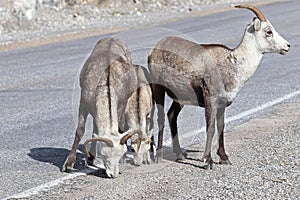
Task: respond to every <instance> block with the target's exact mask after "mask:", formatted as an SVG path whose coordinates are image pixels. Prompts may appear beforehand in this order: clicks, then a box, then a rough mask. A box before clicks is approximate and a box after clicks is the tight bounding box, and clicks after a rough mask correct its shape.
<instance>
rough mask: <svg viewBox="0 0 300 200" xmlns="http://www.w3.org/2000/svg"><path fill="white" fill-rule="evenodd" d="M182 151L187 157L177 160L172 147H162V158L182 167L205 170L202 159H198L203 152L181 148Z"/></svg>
mask: <svg viewBox="0 0 300 200" xmlns="http://www.w3.org/2000/svg"><path fill="white" fill-rule="evenodd" d="M182 151H183V152H185V153H186V154H187V156H186V158H184V159H183V160H178V159H177V157H176V154H175V153H174V152H173V150H172V147H163V152H164V154H163V158H164V159H166V160H169V161H173V162H176V163H179V164H182V165H188V166H192V167H196V168H199V169H206V168H207V166H206V165H205V164H204V163H203V159H201V158H200V157H201V155H202V153H203V152H204V151H203V150H195V149H187V148H182ZM215 164H216V163H215Z"/></svg>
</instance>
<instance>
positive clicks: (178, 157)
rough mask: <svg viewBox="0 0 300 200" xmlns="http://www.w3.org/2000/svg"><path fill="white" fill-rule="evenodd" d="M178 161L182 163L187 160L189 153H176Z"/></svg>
mask: <svg viewBox="0 0 300 200" xmlns="http://www.w3.org/2000/svg"><path fill="white" fill-rule="evenodd" d="M176 157H177V159H176V161H180V160H184V159H186V158H187V153H185V152H184V153H183V152H180V153H176Z"/></svg>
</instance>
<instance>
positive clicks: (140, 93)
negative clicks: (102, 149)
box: [84, 65, 155, 166]
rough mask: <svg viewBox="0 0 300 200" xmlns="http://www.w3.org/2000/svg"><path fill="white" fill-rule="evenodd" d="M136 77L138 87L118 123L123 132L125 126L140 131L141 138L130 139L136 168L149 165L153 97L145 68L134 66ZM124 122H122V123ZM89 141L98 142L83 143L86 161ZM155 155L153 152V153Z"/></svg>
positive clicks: (151, 146)
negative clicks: (143, 164)
mask: <svg viewBox="0 0 300 200" xmlns="http://www.w3.org/2000/svg"><path fill="white" fill-rule="evenodd" d="M133 67H134V69H135V72H136V77H137V80H138V87H137V89H136V91H134V92H133V94H132V95H131V96H130V98H129V99H128V102H127V107H126V110H125V114H124V116H123V117H124V119H123V117H122V116H121V122H120V123H119V125H120V129H119V130H121V131H122V132H123V131H124V129H126V128H125V126H127V127H129V128H130V129H131V130H140V131H142V137H141V136H139V137H137V136H136V135H133V136H132V137H131V147H132V149H133V150H134V154H133V155H134V159H133V163H134V164H135V165H137V166H139V165H141V164H142V163H143V162H144V163H145V164H149V163H150V161H151V160H150V148H152V149H154V148H153V145H154V144H153V121H152V117H153V111H154V109H153V108H152V106H153V101H154V100H153V97H152V91H151V87H150V83H149V76H150V75H149V73H148V72H147V71H146V69H145V68H143V67H141V66H138V65H134V66H133ZM123 120H124V121H123ZM91 141H98V139H97V137H95V138H92V139H88V140H86V142H85V143H84V152H85V153H86V155H87V160H89V158H90V157H91V156H90V155H89V152H88V151H87V148H86V145H87V144H88V143H89V142H91ZM154 154H155V152H154Z"/></svg>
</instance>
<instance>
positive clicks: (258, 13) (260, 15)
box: [235, 4, 267, 22]
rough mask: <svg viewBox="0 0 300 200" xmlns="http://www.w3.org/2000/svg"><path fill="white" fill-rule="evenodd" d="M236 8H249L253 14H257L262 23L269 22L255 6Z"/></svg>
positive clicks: (239, 6)
mask: <svg viewBox="0 0 300 200" xmlns="http://www.w3.org/2000/svg"><path fill="white" fill-rule="evenodd" d="M235 7H236V8H247V9H249V10H251V11H252V12H254V14H256V16H257V17H258V19H259V20H260V21H262V22H266V21H267V20H266V18H265V16H264V15H263V13H262V12H261V11H260V10H259V9H258V8H256V7H255V6H252V5H248V4H245V5H237V6H235Z"/></svg>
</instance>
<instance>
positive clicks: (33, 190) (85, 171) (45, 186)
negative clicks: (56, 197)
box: [2, 166, 97, 200]
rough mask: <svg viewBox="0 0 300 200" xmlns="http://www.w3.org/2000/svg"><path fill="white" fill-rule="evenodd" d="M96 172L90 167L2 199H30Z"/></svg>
mask: <svg viewBox="0 0 300 200" xmlns="http://www.w3.org/2000/svg"><path fill="white" fill-rule="evenodd" d="M96 170H97V168H94V167H90V166H89V168H85V169H83V170H81V171H80V172H77V173H73V174H68V175H67V176H64V177H61V178H59V179H56V180H53V181H50V182H48V183H44V184H42V185H40V186H37V187H35V188H31V189H29V190H25V191H23V192H21V193H18V194H14V195H12V196H10V197H6V198H5V199H2V200H7V199H18V198H26V197H30V196H33V195H37V194H39V192H41V191H49V190H50V189H51V188H52V187H54V186H57V185H59V184H61V183H63V182H64V181H65V180H69V179H73V178H76V177H78V176H85V175H87V174H90V173H92V172H95V171H96Z"/></svg>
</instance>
